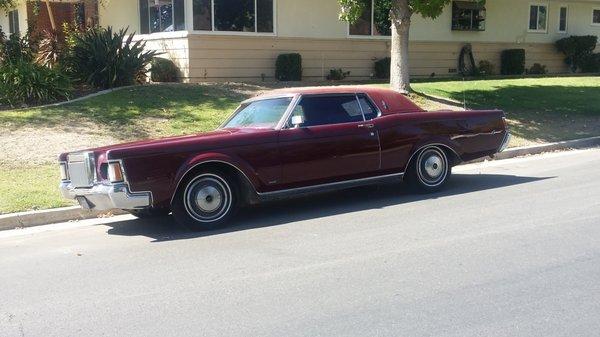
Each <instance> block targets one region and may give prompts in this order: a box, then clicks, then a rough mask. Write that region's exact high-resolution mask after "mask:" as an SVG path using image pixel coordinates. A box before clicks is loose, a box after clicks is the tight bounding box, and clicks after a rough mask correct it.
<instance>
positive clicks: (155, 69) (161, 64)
mask: <svg viewBox="0 0 600 337" xmlns="http://www.w3.org/2000/svg"><path fill="white" fill-rule="evenodd" d="M179 77H180V76H179V68H178V67H177V66H176V65H175V63H173V61H171V60H169V59H165V58H161V57H155V58H154V59H152V63H151V67H150V79H151V80H152V82H179Z"/></svg>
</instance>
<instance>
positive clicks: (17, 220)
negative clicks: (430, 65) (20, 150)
mask: <svg viewBox="0 0 600 337" xmlns="http://www.w3.org/2000/svg"><path fill="white" fill-rule="evenodd" d="M595 146H600V136H598V137H590V138H584V139H576V140H568V141H563V142H556V143H548V144H541V145H534V146H526V147H516V148H512V149H508V150H506V151H504V152H501V153H498V154H496V155H495V156H494V158H493V159H494V160H501V159H510V158H515V157H522V156H528V155H535V154H540V153H544V152H552V151H560V150H570V149H585V148H590V147H595ZM485 160H489V159H487V158H483V159H480V160H476V161H472V162H471V163H474V162H482V161H485ZM122 214H127V213H126V212H124V211H122V210H113V211H110V212H97V211H87V210H84V209H82V208H81V207H79V206H73V207H64V208H55V209H50V210H43V211H30V212H22V213H12V214H5V215H0V230H9V229H15V228H25V227H34V226H41V225H48V224H53V223H59V222H67V221H77V220H85V219H92V218H98V217H109V216H113V215H122Z"/></svg>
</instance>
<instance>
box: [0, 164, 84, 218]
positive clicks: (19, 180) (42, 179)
mask: <svg viewBox="0 0 600 337" xmlns="http://www.w3.org/2000/svg"><path fill="white" fill-rule="evenodd" d="M59 180H60V177H59V174H58V167H57V165H43V166H37V167H26V168H21V169H15V168H3V167H0V214H2V213H12V212H21V211H27V210H35V209H48V208H56V207H61V206H71V205H73V203H72V202H70V201H69V200H66V199H63V198H62V197H61V196H60V193H59V191H58V182H59Z"/></svg>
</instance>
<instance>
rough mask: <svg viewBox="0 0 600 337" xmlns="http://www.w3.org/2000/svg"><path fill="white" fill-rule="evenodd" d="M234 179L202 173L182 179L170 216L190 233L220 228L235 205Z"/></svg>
mask: <svg viewBox="0 0 600 337" xmlns="http://www.w3.org/2000/svg"><path fill="white" fill-rule="evenodd" d="M233 181H234V180H233V179H232V178H231V177H229V176H228V175H226V174H224V173H222V172H211V171H203V172H198V173H196V174H195V175H194V176H192V177H190V178H188V179H186V180H185V181H184V182H183V183H182V185H181V188H180V189H179V190H178V191H177V194H176V195H175V198H174V200H173V205H172V209H173V216H174V217H175V219H176V220H177V222H178V223H180V224H182V225H184V226H186V227H187V228H189V229H191V230H194V231H203V230H211V229H216V228H219V227H222V226H224V225H226V224H227V222H228V221H229V220H230V219H231V218H232V217H233V215H234V214H235V212H236V210H237V205H238V195H239V193H238V191H237V188H236V186H235V185H233V184H232V182H233Z"/></svg>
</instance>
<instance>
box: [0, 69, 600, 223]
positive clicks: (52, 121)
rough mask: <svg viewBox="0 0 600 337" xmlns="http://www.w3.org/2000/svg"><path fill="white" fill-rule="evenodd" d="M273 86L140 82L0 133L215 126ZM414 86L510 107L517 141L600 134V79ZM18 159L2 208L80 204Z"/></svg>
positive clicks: (124, 133) (2, 114) (121, 134)
mask: <svg viewBox="0 0 600 337" xmlns="http://www.w3.org/2000/svg"><path fill="white" fill-rule="evenodd" d="M382 86H386V85H382ZM265 89H269V88H265V87H261V86H252V85H243V84H211V85H160V86H159V85H152V86H139V87H134V88H130V89H122V90H119V91H115V92H113V93H110V94H107V95H103V96H99V97H95V98H92V99H88V100H84V101H80V102H75V103H71V104H68V105H63V106H52V107H46V108H31V109H25V110H11V111H0V130H1V129H4V130H19V129H34V130H35V128H44V129H43V131H39V132H47V131H46V130H48V128H50V129H51V130H54V131H55V132H59V133H60V132H61V130H64V129H65V125H74V126H78V127H79V130H81V131H80V132H84V133H93V134H99V135H107V136H110V137H112V138H114V139H116V140H120V141H125V140H131V139H141V138H154V137H162V136H168V135H179V134H190V133H196V132H201V131H207V130H211V129H214V128H215V127H216V126H218V125H219V124H220V123H221V122H222V121H223V120H224V119H225V118H226V117H227V116H228V114H229V113H231V111H232V110H233V109H235V107H236V106H237V105H238V104H239V102H240V101H241V100H243V99H245V98H247V97H249V96H252V95H254V94H256V93H257V92H258V91H261V90H265ZM413 89H414V90H415V94H413V95H412V96H411V98H412V99H413V100H415V102H416V103H417V104H419V105H421V106H423V107H424V108H426V109H436V108H439V107H440V104H437V103H435V102H434V100H433V99H431V98H432V97H441V98H444V99H447V100H452V101H456V102H462V101H463V99H466V103H467V106H468V107H469V108H477V109H491V108H499V109H502V110H504V111H506V113H507V116H508V118H509V123H510V126H511V130H512V132H513V134H515V135H516V136H517V142H516V143H513V144H512V145H513V146H515V145H522V144H528V143H533V142H547V141H557V140H566V139H573V138H581V137H587V136H596V135H600V77H572V78H568V77H560V78H536V79H496V80H477V81H466V82H462V81H437V82H417V83H414V84H413ZM461 104H462V103H460V104H459V105H461ZM0 136H2V135H0ZM32 137H35V133H33V135H32ZM5 144H6V143H5ZM9 144H10V142H9ZM69 144H70V143H69ZM14 145H15V146H19V144H14ZM36 146H38V145H37V144H36ZM39 146H43V144H42V145H39ZM29 150H31V149H29ZM19 151H27V149H26V148H23V149H22V150H19ZM54 155H55V154H52V156H54ZM23 157H24V158H25V157H26V156H23ZM16 164H18V165H14V166H11V167H8V166H2V161H1V160H0V213H10V212H18V211H25V210H32V209H46V208H55V207H60V206H67V205H71V204H72V203H71V202H69V201H68V200H64V199H62V198H61V197H60V195H59V192H58V190H57V184H58V168H57V167H56V165H55V164H53V163H49V164H44V165H39V166H34V167H31V166H28V163H27V160H25V159H24V160H23V163H16Z"/></svg>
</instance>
